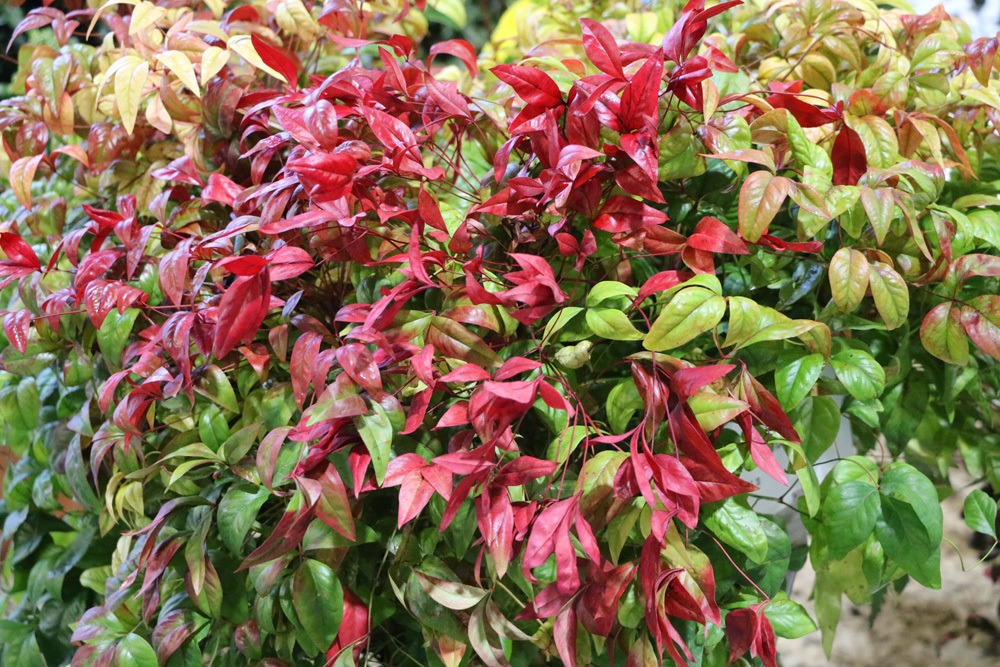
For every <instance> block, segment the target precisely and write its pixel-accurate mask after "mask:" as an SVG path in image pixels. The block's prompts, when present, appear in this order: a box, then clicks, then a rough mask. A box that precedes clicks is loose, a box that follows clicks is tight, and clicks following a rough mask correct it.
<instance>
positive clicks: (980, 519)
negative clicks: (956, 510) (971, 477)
mask: <svg viewBox="0 0 1000 667" xmlns="http://www.w3.org/2000/svg"><path fill="white" fill-rule="evenodd" d="M962 514H963V515H964V516H965V525H966V526H968V527H969V528H971V529H972V530H974V531H976V532H977V533H983V534H984V535H989V536H990V537H992V538H993V539H994V540H995V539H996V538H997V529H996V525H997V501H995V500H994V499H993V498H991V497H990V495H989V494H988V493H986V492H985V491H983V490H982V489H973V490H972V492H971V493H969V495H967V496H966V497H965V503H964V504H963V505H962Z"/></svg>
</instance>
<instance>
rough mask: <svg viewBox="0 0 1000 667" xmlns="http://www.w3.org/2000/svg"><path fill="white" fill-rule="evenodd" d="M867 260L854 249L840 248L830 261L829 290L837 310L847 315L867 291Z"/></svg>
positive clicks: (868, 269) (868, 268) (868, 271)
mask: <svg viewBox="0 0 1000 667" xmlns="http://www.w3.org/2000/svg"><path fill="white" fill-rule="evenodd" d="M869 273H870V267H869V265H868V260H867V259H866V258H865V256H864V255H863V254H861V252H859V251H857V250H855V249H854V248H841V249H840V250H838V251H837V252H836V253H834V255H833V258H832V259H831V260H830V290H831V291H832V292H833V300H834V302H835V303H836V304H837V308H839V309H840V310H841V311H843V312H845V313H849V312H851V311H852V310H854V309H855V308H857V307H858V304H860V303H861V300H862V299H863V298H864V297H865V292H866V291H867V290H868V276H869Z"/></svg>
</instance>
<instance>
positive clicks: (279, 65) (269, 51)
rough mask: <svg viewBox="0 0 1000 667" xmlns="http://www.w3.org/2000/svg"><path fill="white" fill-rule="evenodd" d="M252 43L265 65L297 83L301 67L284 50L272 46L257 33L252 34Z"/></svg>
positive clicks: (293, 83)
mask: <svg viewBox="0 0 1000 667" xmlns="http://www.w3.org/2000/svg"><path fill="white" fill-rule="evenodd" d="M250 43H251V44H253V50H254V51H256V52H257V55H259V56H260V59H261V60H263V61H264V64H265V65H267V66H268V67H270V68H271V69H273V70H275V71H276V72H278V73H279V74H281V76H283V77H285V81H287V82H288V83H289V84H290V85H292V86H295V85H296V82H297V81H298V80H299V68H298V67H297V66H296V65H295V61H294V60H292V59H291V58H290V57H289V56H288V54H287V53H286V52H285V51H284V50H282V49H279V48H277V47H274V46H271V45H270V44H268V43H267V42H265V41H264V40H262V39H260V38H259V37H257V35H250Z"/></svg>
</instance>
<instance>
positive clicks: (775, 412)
mask: <svg viewBox="0 0 1000 667" xmlns="http://www.w3.org/2000/svg"><path fill="white" fill-rule="evenodd" d="M741 375H742V386H741V387H740V388H741V390H742V391H741V393H742V395H741V396H738V398H740V399H742V400H744V401H746V402H747V403H749V404H750V412H752V413H753V414H754V416H755V417H757V419H759V420H760V421H762V422H763V423H764V425H765V426H767V427H768V428H769V429H771V430H772V431H774V432H776V433H778V434H779V435H780V436H781V437H782V438H784V439H785V440H790V441H791V442H798V443H801V442H802V438H800V437H799V434H798V433H796V432H795V427H794V426H792V422H791V420H790V419H789V418H788V415H787V414H785V411H784V409H782V407H781V403H779V402H778V399H776V398H775V397H774V395H773V394H772V393H771V392H769V391H768V390H767V389H765V388H764V385H762V384H761V383H760V382H758V381H757V379H756V378H755V377H753V376H752V375H750V373H748V372H747V371H746V369H745V368H744V369H743V372H742V373H741Z"/></svg>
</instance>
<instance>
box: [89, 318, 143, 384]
mask: <svg viewBox="0 0 1000 667" xmlns="http://www.w3.org/2000/svg"><path fill="white" fill-rule="evenodd" d="M137 317H139V309H138V308H129V309H128V310H126V311H125V312H124V313H119V312H118V311H117V310H112V311H111V312H110V313H108V316H107V317H105V318H104V322H103V323H102V324H101V328H100V329H98V330H97V345H98V347H100V348H101V354H103V355H104V361H105V363H107V364H108V367H109V368H111V369H113V370H116V371H118V370H121V368H122V352H124V351H125V346H126V345H128V343H129V335H130V334H131V333H132V325H133V324H135V320H136V318H137Z"/></svg>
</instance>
